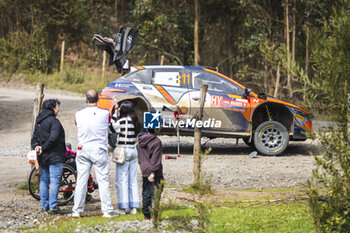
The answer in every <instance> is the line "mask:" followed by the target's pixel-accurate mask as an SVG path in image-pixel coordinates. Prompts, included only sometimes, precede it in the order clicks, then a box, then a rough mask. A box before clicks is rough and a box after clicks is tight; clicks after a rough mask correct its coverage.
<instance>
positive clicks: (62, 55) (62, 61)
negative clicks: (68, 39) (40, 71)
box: [60, 41, 65, 74]
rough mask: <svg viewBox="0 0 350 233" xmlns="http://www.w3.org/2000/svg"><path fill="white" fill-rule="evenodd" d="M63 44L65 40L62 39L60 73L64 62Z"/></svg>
mask: <svg viewBox="0 0 350 233" xmlns="http://www.w3.org/2000/svg"><path fill="white" fill-rule="evenodd" d="M64 46H65V42H64V41H62V46H61V65H60V74H62V72H63V63H64Z"/></svg>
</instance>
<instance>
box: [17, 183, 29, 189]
mask: <svg viewBox="0 0 350 233" xmlns="http://www.w3.org/2000/svg"><path fill="white" fill-rule="evenodd" d="M17 189H18V190H28V183H27V182H25V183H23V184H21V185H18V186H17Z"/></svg>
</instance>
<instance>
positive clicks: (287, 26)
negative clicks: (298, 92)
mask: <svg viewBox="0 0 350 233" xmlns="http://www.w3.org/2000/svg"><path fill="white" fill-rule="evenodd" d="M285 7H286V37H287V88H288V96H289V97H292V95H293V94H292V90H291V88H292V87H291V77H290V41H289V8H288V0H287V1H286V6H285Z"/></svg>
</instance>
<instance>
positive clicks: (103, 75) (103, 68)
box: [102, 51, 107, 82]
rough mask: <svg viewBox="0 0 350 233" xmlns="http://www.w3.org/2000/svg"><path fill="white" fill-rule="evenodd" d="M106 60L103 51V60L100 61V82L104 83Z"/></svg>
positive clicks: (105, 54)
mask: <svg viewBox="0 0 350 233" xmlns="http://www.w3.org/2000/svg"><path fill="white" fill-rule="evenodd" d="M106 60H107V53H106V51H103V59H102V81H103V82H104V81H105V70H106Z"/></svg>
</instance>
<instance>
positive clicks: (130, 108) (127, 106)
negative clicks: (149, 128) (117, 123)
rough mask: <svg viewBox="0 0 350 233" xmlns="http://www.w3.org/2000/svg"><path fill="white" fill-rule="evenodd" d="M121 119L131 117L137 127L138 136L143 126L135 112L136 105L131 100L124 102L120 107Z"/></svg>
mask: <svg viewBox="0 0 350 233" xmlns="http://www.w3.org/2000/svg"><path fill="white" fill-rule="evenodd" d="M119 114H120V115H119V117H120V118H122V117H128V116H129V117H130V118H131V119H132V122H133V124H134V126H135V133H136V135H137V134H138V133H139V132H140V130H141V126H140V122H139V119H138V117H137V114H136V112H135V106H134V104H133V103H132V102H131V101H129V100H124V101H122V102H121V103H120V105H119Z"/></svg>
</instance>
